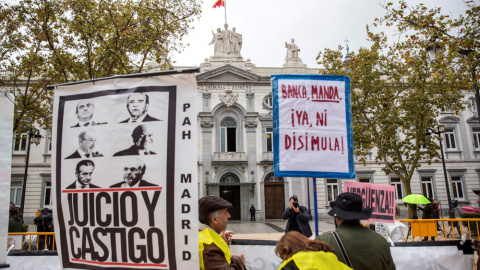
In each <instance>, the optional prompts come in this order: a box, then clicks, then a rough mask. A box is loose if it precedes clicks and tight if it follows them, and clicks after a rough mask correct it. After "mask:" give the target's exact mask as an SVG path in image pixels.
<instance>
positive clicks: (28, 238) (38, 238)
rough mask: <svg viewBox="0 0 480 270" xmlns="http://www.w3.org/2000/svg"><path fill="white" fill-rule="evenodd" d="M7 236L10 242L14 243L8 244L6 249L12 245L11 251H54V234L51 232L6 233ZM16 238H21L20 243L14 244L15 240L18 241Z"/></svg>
mask: <svg viewBox="0 0 480 270" xmlns="http://www.w3.org/2000/svg"><path fill="white" fill-rule="evenodd" d="M8 236H9V238H11V240H12V241H15V243H13V242H12V243H10V244H9V247H8V248H10V246H11V245H14V247H13V248H12V250H21V251H32V250H55V233H53V232H23V233H8ZM15 236H17V237H15ZM18 236H21V242H20V243H16V240H18V239H20V237H18ZM14 238H17V239H14ZM9 240H10V239H9ZM41 242H42V243H43V244H42V245H40V243H41Z"/></svg>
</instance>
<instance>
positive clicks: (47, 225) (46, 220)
mask: <svg viewBox="0 0 480 270" xmlns="http://www.w3.org/2000/svg"><path fill="white" fill-rule="evenodd" d="M33 223H34V224H35V225H37V232H54V228H53V213H52V209H48V208H43V209H42V212H40V214H39V215H38V217H36V218H35V219H34V220H33ZM37 237H38V238H37V239H38V250H44V249H49V250H52V248H53V235H48V236H47V235H38V236H37Z"/></svg>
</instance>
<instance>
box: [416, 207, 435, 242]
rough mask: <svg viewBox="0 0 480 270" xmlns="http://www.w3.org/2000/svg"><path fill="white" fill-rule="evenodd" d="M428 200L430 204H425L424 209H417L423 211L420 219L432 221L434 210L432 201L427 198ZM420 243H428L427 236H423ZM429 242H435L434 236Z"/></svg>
mask: <svg viewBox="0 0 480 270" xmlns="http://www.w3.org/2000/svg"><path fill="white" fill-rule="evenodd" d="M428 200H429V201H430V203H428V204H426V205H425V207H423V208H422V207H418V208H419V209H421V210H422V211H423V213H422V219H433V212H434V208H433V204H432V202H433V199H431V198H428ZM422 241H428V236H425V237H424V238H423V240H422ZM430 241H435V236H432V237H430Z"/></svg>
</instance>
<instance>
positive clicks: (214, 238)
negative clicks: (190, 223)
mask: <svg viewBox="0 0 480 270" xmlns="http://www.w3.org/2000/svg"><path fill="white" fill-rule="evenodd" d="M198 242H199V248H200V269H201V270H205V265H204V264H203V250H204V249H205V245H211V244H212V243H213V244H215V245H216V246H217V247H218V248H219V249H221V250H222V251H223V254H224V255H225V260H227V262H228V263H229V264H230V263H231V262H232V258H231V257H232V255H231V254H230V249H229V248H228V245H227V243H226V242H225V240H224V239H223V238H222V237H221V236H220V235H219V234H218V233H216V232H214V231H213V230H211V229H209V228H206V229H205V230H203V231H201V232H199V233H198Z"/></svg>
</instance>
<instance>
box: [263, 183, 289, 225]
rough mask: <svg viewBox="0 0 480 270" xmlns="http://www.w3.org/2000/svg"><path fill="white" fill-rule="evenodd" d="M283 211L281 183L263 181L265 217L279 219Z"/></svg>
mask: <svg viewBox="0 0 480 270" xmlns="http://www.w3.org/2000/svg"><path fill="white" fill-rule="evenodd" d="M284 211H285V193H284V185H283V183H267V182H266V183H265V219H279V218H281V217H282V214H283V212H284Z"/></svg>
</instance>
